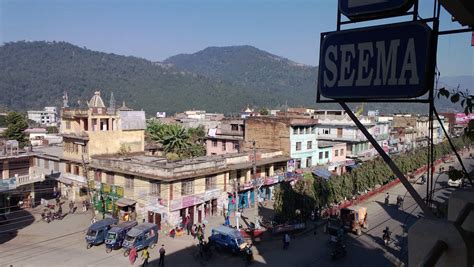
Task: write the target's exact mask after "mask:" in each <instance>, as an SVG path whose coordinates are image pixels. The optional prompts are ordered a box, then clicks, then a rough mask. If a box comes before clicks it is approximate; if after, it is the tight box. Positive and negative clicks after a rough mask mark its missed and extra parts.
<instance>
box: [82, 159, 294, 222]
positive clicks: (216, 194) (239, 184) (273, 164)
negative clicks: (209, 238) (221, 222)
mask: <svg viewBox="0 0 474 267" xmlns="http://www.w3.org/2000/svg"><path fill="white" fill-rule="evenodd" d="M252 155H253V153H238V154H227V155H220V156H206V157H200V158H193V159H189V160H182V161H177V162H168V161H167V160H166V159H164V158H157V157H152V156H145V155H133V156H125V157H117V156H105V155H104V156H92V161H91V168H92V169H93V170H94V180H95V183H96V187H97V188H101V191H100V195H98V196H97V198H103V199H104V201H105V202H106V203H107V205H106V207H107V208H106V209H107V210H110V211H113V210H115V209H116V207H114V205H113V202H112V201H109V200H108V199H107V198H109V197H113V196H114V194H113V193H112V192H114V191H115V192H120V193H118V194H119V195H120V197H123V198H125V199H128V201H127V202H124V203H122V204H120V203H117V206H119V207H122V206H133V209H136V211H137V214H138V218H139V220H141V219H145V220H147V221H149V222H152V223H156V224H158V225H162V224H163V223H165V222H166V223H168V224H169V225H172V226H175V225H178V224H179V223H180V222H181V221H182V220H183V218H184V217H186V216H188V215H189V216H190V217H191V220H193V221H194V222H203V220H204V219H205V218H206V217H208V216H212V215H218V214H222V213H223V212H224V211H228V210H229V209H231V210H232V205H233V203H232V197H233V195H235V193H236V192H237V191H238V192H239V196H240V198H239V199H240V203H239V204H240V205H241V206H243V207H245V206H246V205H249V203H252V202H254V201H255V196H254V194H253V192H254V191H253V183H251V182H252V179H251V177H252V175H251V170H252V166H253V165H252V163H253V159H252ZM288 159H289V158H288V157H286V156H284V155H283V153H282V152H281V151H268V150H266V151H260V150H259V151H257V158H256V162H255V164H256V166H257V174H256V177H257V178H258V181H259V182H260V184H261V185H262V187H261V192H262V193H264V195H267V194H271V191H272V190H271V187H272V186H273V185H274V184H276V183H278V182H279V181H281V178H282V177H284V176H283V174H284V172H285V170H286V164H287V161H288ZM267 190H268V191H270V193H269V192H268V191H267ZM118 212H123V211H120V210H119V211H118Z"/></svg>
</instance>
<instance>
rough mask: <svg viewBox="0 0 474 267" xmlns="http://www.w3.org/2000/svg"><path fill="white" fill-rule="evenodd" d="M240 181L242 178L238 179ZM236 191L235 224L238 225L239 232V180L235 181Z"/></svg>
mask: <svg viewBox="0 0 474 267" xmlns="http://www.w3.org/2000/svg"><path fill="white" fill-rule="evenodd" d="M238 178H239V179H240V177H238ZM234 191H235V223H236V224H237V230H239V217H240V211H239V183H237V178H236V179H234Z"/></svg>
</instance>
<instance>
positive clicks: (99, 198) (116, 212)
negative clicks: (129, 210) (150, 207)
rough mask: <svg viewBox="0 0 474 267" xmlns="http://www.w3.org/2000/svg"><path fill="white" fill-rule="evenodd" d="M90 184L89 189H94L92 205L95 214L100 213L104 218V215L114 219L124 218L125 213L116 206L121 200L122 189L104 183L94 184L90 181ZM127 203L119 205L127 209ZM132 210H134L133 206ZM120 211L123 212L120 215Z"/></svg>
mask: <svg viewBox="0 0 474 267" xmlns="http://www.w3.org/2000/svg"><path fill="white" fill-rule="evenodd" d="M90 183H91V188H95V190H94V193H93V197H92V203H93V205H94V207H95V210H96V212H99V213H102V214H104V216H105V214H110V215H112V217H114V218H123V217H121V216H125V213H124V212H125V211H124V210H122V209H121V208H120V207H119V206H118V205H117V204H116V202H117V201H118V200H119V199H121V198H123V192H124V190H123V187H121V186H116V185H109V184H106V183H96V182H94V181H90ZM132 201H133V200H132ZM127 203H128V202H124V203H122V204H121V205H125V206H123V207H128V206H127V205H126V204H127ZM133 208H134V210H135V207H134V206H133ZM121 211H123V212H122V213H120V212H121Z"/></svg>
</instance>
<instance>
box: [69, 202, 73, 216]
mask: <svg viewBox="0 0 474 267" xmlns="http://www.w3.org/2000/svg"><path fill="white" fill-rule="evenodd" d="M69 213H71V214H72V213H74V202H73V201H72V200H71V201H69Z"/></svg>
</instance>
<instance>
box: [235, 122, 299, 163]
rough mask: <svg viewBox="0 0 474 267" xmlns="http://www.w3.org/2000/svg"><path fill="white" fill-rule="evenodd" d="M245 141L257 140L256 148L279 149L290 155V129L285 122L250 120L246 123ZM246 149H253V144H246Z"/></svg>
mask: <svg viewBox="0 0 474 267" xmlns="http://www.w3.org/2000/svg"><path fill="white" fill-rule="evenodd" d="M245 140H246V141H252V140H255V141H256V144H255V145H256V148H267V149H277V150H281V151H283V153H284V154H285V155H288V156H289V155H290V146H291V145H290V129H289V126H288V125H287V124H286V123H285V122H283V121H279V120H276V119H275V120H272V119H260V118H256V117H252V118H248V119H247V120H246V121H245ZM244 147H245V149H247V150H250V149H252V144H251V142H246V143H244Z"/></svg>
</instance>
